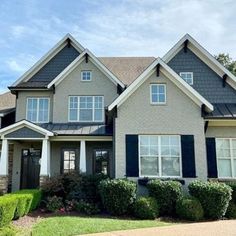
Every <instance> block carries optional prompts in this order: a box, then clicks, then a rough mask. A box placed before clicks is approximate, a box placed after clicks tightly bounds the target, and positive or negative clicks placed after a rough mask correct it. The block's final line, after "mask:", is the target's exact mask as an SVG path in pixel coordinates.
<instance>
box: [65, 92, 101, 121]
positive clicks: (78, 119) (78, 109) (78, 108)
mask: <svg viewBox="0 0 236 236" xmlns="http://www.w3.org/2000/svg"><path fill="white" fill-rule="evenodd" d="M71 97H77V98H78V107H77V120H71V119H70V98H71ZM80 97H92V98H93V108H92V110H93V119H92V120H90V121H84V120H83V121H80V117H79V111H80V107H79V106H80ZM95 97H101V98H102V104H103V107H102V110H103V112H102V120H101V121H97V120H94V113H95V108H94V99H95ZM104 119H105V109H104V96H101V95H83V96H73V95H71V96H69V98H68V122H72V123H75V122H77V123H78V122H79V123H90V122H91V123H103V122H104Z"/></svg>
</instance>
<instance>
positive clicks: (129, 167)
mask: <svg viewBox="0 0 236 236" xmlns="http://www.w3.org/2000/svg"><path fill="white" fill-rule="evenodd" d="M125 141H126V176H127V177H138V176H139V161H138V135H126V137H125Z"/></svg>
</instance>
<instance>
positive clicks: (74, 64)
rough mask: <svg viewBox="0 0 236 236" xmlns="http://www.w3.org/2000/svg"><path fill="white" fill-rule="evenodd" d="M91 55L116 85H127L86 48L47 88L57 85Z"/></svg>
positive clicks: (99, 67)
mask: <svg viewBox="0 0 236 236" xmlns="http://www.w3.org/2000/svg"><path fill="white" fill-rule="evenodd" d="M86 55H88V56H89V59H90V61H91V62H92V63H93V64H94V65H95V66H97V67H98V69H100V70H101V71H102V72H103V73H104V74H105V75H106V76H107V77H108V78H109V79H110V80H111V81H112V82H113V83H114V84H115V85H117V84H119V85H120V86H121V87H122V88H125V85H124V84H123V83H122V82H121V81H120V80H119V79H118V78H117V77H116V76H115V75H113V74H112V73H111V71H110V70H108V69H107V67H105V66H104V65H103V64H102V63H101V62H100V61H99V60H98V59H97V58H96V57H95V56H94V55H93V54H92V53H91V52H90V51H89V50H88V49H85V50H84V51H83V52H82V53H81V54H80V55H79V56H78V57H77V58H76V59H75V60H74V61H72V62H71V63H70V64H69V65H68V66H67V67H66V68H65V69H64V70H63V71H62V72H61V73H60V74H59V75H58V76H57V77H56V78H55V79H54V80H52V81H51V82H50V83H49V84H48V86H47V88H48V89H49V88H51V87H52V86H53V85H55V86H57V85H58V84H59V83H60V82H61V81H62V80H63V79H64V78H65V77H66V76H68V75H69V74H70V73H71V72H72V71H73V70H74V69H75V68H76V67H77V66H78V65H79V64H80V63H81V62H82V61H84V60H85V59H86V58H85V57H86Z"/></svg>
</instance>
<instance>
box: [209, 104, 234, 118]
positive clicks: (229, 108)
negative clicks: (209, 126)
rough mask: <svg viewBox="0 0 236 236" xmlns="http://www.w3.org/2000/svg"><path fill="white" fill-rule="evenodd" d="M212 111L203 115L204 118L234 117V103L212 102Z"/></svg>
mask: <svg viewBox="0 0 236 236" xmlns="http://www.w3.org/2000/svg"><path fill="white" fill-rule="evenodd" d="M213 106H214V111H212V112H211V113H207V114H206V115H205V118H206V119H211V118H212V119H232V118H233V119H235V118H236V104H235V103H218V104H213Z"/></svg>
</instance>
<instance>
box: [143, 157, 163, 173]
mask: <svg viewBox="0 0 236 236" xmlns="http://www.w3.org/2000/svg"><path fill="white" fill-rule="evenodd" d="M141 175H142V176H158V175H159V173H158V158H157V157H143V156H142V157H141Z"/></svg>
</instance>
